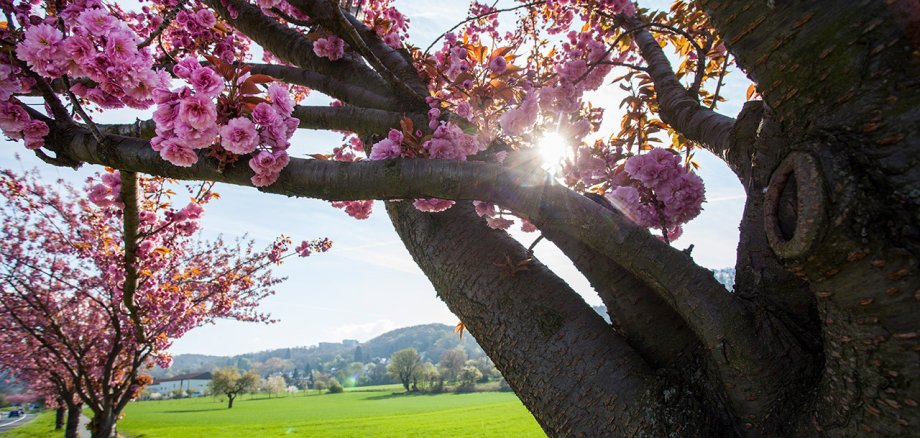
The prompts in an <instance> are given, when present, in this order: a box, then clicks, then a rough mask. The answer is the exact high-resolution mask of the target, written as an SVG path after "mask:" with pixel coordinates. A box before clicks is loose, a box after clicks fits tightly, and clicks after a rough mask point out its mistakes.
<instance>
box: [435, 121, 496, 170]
mask: <svg viewBox="0 0 920 438" xmlns="http://www.w3.org/2000/svg"><path fill="white" fill-rule="evenodd" d="M422 147H423V148H424V149H425V150H427V151H428V156H429V157H430V158H431V159H435V160H461V161H464V160H466V157H467V156H469V155H473V154H475V153H477V152H479V151H481V150H484V149H485V148H484V146H483V145H482V144H480V143H479V141H478V140H477V139H476V137H473V136H472V135H469V134H467V133H465V132H463V130H462V129H460V127H459V126H457V125H455V124H453V123H449V122H441V124H440V125H439V126H438V127H437V129H435V130H434V134H432V136H431V139H430V140H428V141H426V142H425V143H422Z"/></svg>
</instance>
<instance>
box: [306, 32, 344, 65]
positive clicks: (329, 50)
mask: <svg viewBox="0 0 920 438" xmlns="http://www.w3.org/2000/svg"><path fill="white" fill-rule="evenodd" d="M313 53H315V54H316V56H320V57H323V58H327V59H329V60H330V61H336V60H339V59H341V58H342V55H343V54H345V41H344V40H343V39H341V38H339V37H337V36H335V35H329V36H327V37H324V38H320V39H318V40H316V41H315V42H314V43H313Z"/></svg>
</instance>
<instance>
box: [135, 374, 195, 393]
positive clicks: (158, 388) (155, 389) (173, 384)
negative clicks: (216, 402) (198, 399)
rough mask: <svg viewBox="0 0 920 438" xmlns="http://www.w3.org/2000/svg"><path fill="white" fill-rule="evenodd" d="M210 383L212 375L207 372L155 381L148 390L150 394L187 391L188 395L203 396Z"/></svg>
mask: <svg viewBox="0 0 920 438" xmlns="http://www.w3.org/2000/svg"><path fill="white" fill-rule="evenodd" d="M210 383H211V373H210V372H209V371H205V372H202V373H189V374H179V375H177V376H173V377H169V378H165V379H155V380H154V381H153V383H152V384H151V385H150V386H148V387H147V389H146V390H147V391H148V392H150V393H159V394H164V395H166V394H170V393H171V392H172V391H175V390H177V389H182V390H184V391H186V394H188V393H189V392H193V393H198V394H203V393H204V391H205V390H206V389H207V388H208V385H209V384H210Z"/></svg>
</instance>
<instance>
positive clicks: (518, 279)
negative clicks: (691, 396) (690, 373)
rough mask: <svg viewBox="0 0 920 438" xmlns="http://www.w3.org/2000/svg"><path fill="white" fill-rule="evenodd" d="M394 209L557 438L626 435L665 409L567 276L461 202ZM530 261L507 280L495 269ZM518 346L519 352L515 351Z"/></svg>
mask: <svg viewBox="0 0 920 438" xmlns="http://www.w3.org/2000/svg"><path fill="white" fill-rule="evenodd" d="M387 212H388V213H389V214H390V218H391V219H392V221H393V225H394V226H395V227H396V231H397V233H399V235H400V237H401V239H402V240H403V242H404V243H405V244H406V248H407V249H408V250H409V252H410V253H411V254H412V256H413V258H414V259H415V261H416V263H418V265H419V267H421V268H422V270H423V271H424V272H425V275H426V276H427V277H428V278H429V279H430V280H431V282H432V284H433V285H434V287H435V290H436V291H437V292H438V296H439V297H440V298H441V299H442V300H444V302H445V303H447V305H448V307H450V309H451V311H452V312H454V313H455V314H456V315H457V316H458V317H460V319H461V320H462V321H463V323H464V326H465V327H466V328H467V329H468V330H469V331H470V333H471V334H472V335H473V336H475V337H476V339H477V340H478V341H479V342H480V343H481V345H482V346H483V348H484V349H485V350H486V352H487V353H488V354H489V357H490V358H492V360H494V361H495V364H496V366H497V367H498V368H499V369H500V370H501V371H502V375H504V376H505V378H506V379H507V380H508V383H509V384H510V385H511V386H512V387H513V388H514V389H515V393H517V394H518V396H519V397H521V400H522V401H523V402H524V404H525V405H527V407H528V408H529V409H530V410H531V411H533V413H534V414H535V417H536V418H537V419H539V420H540V422H541V426H542V427H543V428H544V430H546V431H547V433H549V434H550V435H556V436H584V435H591V434H593V433H597V431H600V430H603V431H605V433H608V434H612V435H621V436H632V435H635V434H639V433H641V432H642V431H644V430H647V429H645V428H647V427H648V424H646V423H645V422H643V421H639V420H640V419H641V418H643V417H644V416H645V415H646V414H648V413H654V412H661V411H662V409H661V408H660V407H659V400H658V399H657V397H658V395H657V394H658V391H657V390H655V386H656V382H655V379H654V374H653V373H652V370H651V369H650V368H649V367H648V366H647V365H646V364H645V362H644V361H643V360H642V358H641V357H639V356H638V355H637V354H636V352H635V351H634V350H633V349H632V348H630V347H629V345H627V344H626V342H624V340H623V339H622V338H620V337H618V336H617V335H616V334H615V333H614V331H613V330H611V329H610V328H609V327H608V326H607V325H606V324H605V323H604V321H603V320H602V319H601V318H600V316H598V315H597V314H596V313H594V311H593V310H591V308H590V307H588V305H587V304H585V302H584V301H583V300H582V299H581V297H579V296H578V294H576V293H575V291H573V290H572V289H571V288H570V287H569V286H568V285H567V284H566V283H565V282H564V281H563V280H562V279H560V278H559V277H557V276H556V275H555V274H553V273H552V271H550V270H549V268H547V267H546V266H544V265H543V264H542V263H540V262H539V261H537V260H536V259H533V258H532V255H530V254H528V253H527V250H526V249H525V248H523V247H522V246H521V245H520V244H519V243H517V242H516V241H515V240H514V239H512V238H511V237H510V236H508V235H507V234H506V233H504V232H500V231H495V230H491V229H489V228H488V227H486V226H485V224H484V223H483V220H482V219H480V218H478V217H477V216H476V214H475V213H474V212H473V211H472V207H471V205H470V204H469V203H463V204H458V205H456V206H454V207H453V208H451V209H450V210H448V211H446V212H443V213H439V214H424V213H421V212H419V211H417V210H415V208H414V207H413V206H412V205H411V203H409V202H388V203H387ZM505 257H507V258H508V259H510V260H512V261H513V262H519V261H522V260H527V259H530V261H529V263H527V262H524V263H526V268H527V269H526V270H523V271H519V272H517V273H515V274H511V275H508V274H507V273H503V271H502V270H501V268H499V267H498V266H496V265H495V263H496V262H499V261H503V260H504V259H505ZM509 344H511V345H513V346H511V345H509Z"/></svg>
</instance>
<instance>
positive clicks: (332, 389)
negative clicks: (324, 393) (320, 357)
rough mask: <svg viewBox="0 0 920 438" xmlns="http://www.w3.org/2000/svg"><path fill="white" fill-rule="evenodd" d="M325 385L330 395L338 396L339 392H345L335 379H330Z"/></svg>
mask: <svg viewBox="0 0 920 438" xmlns="http://www.w3.org/2000/svg"><path fill="white" fill-rule="evenodd" d="M327 385H328V386H329V393H330V394H338V393H341V392H345V388H343V387H342V384H341V383H339V381H338V380H336V378H335V377H330V378H329V382H328V383H327Z"/></svg>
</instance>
